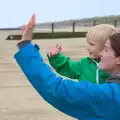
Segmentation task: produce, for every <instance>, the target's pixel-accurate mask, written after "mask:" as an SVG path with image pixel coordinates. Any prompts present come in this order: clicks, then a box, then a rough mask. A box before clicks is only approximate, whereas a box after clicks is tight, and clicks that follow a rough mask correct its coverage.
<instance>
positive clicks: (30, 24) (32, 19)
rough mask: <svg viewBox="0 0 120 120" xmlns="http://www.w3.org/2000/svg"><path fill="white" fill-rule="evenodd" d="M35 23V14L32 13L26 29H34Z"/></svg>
mask: <svg viewBox="0 0 120 120" xmlns="http://www.w3.org/2000/svg"><path fill="white" fill-rule="evenodd" d="M35 22H36V17H35V13H34V14H33V15H32V17H31V19H30V21H29V23H28V28H34V27H35Z"/></svg>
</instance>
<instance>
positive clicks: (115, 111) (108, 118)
mask: <svg viewBox="0 0 120 120" xmlns="http://www.w3.org/2000/svg"><path fill="white" fill-rule="evenodd" d="M15 59H16V61H17V63H18V65H19V66H20V67H21V69H22V71H23V72H24V74H25V75H26V77H27V78H28V80H29V81H30V83H31V84H32V86H33V87H34V88H35V89H36V91H37V92H38V93H39V94H40V95H41V96H42V97H43V99H44V100H45V101H47V102H48V103H49V104H51V105H52V106H54V107H55V108H56V109H58V110H60V111H62V112H63V113H65V114H67V115H69V116H72V117H74V118H77V119H80V120H120V85H119V84H117V83H114V82H113V83H105V84H100V85H97V84H92V83H90V82H88V81H82V82H76V81H72V80H70V79H64V80H63V78H62V77H58V76H57V75H56V74H55V73H54V72H53V71H52V70H51V69H50V67H49V66H48V65H47V64H46V63H44V61H43V58H42V56H41V55H40V53H39V51H38V50H37V49H36V48H35V47H34V46H33V45H32V43H29V44H27V45H25V46H24V47H23V48H22V49H21V50H20V51H18V52H17V53H16V54H15ZM119 80H120V78H119Z"/></svg>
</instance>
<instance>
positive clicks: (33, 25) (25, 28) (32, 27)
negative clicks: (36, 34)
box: [20, 13, 36, 32]
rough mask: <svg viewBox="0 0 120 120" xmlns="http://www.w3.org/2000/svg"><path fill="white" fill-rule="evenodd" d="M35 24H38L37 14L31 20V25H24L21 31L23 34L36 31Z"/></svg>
mask: <svg viewBox="0 0 120 120" xmlns="http://www.w3.org/2000/svg"><path fill="white" fill-rule="evenodd" d="M35 23H36V16H35V13H33V15H32V16H31V18H30V21H29V23H28V24H27V25H23V26H22V27H21V28H20V29H21V30H22V31H23V32H25V31H27V30H28V29H34V27H35Z"/></svg>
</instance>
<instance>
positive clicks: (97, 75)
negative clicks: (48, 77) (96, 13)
mask: <svg viewBox="0 0 120 120" xmlns="http://www.w3.org/2000/svg"><path fill="white" fill-rule="evenodd" d="M113 30H115V27H114V26H112V25H108V24H101V25H96V26H94V27H92V28H91V29H90V30H89V31H88V33H87V37H86V40H87V43H88V45H89V46H88V53H89V57H85V58H82V59H80V60H79V61H75V62H73V61H72V60H71V59H70V58H69V57H67V56H64V55H63V54H62V53H60V52H61V50H62V46H60V45H57V46H56V47H55V48H53V49H52V50H51V51H49V52H48V54H47V57H48V60H49V63H50V65H51V66H52V67H53V68H54V69H55V70H56V72H57V73H59V74H60V75H63V76H66V77H68V78H72V79H78V80H79V81H81V80H88V81H90V82H92V83H97V84H101V83H104V82H105V80H106V78H108V76H109V75H108V74H107V73H105V72H104V71H102V70H99V69H98V65H99V60H100V59H99V53H100V52H101V51H102V50H103V48H104V44H105V43H106V41H107V40H108V37H109V36H110V34H111V32H112V31H113Z"/></svg>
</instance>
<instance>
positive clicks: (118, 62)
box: [117, 57, 120, 65]
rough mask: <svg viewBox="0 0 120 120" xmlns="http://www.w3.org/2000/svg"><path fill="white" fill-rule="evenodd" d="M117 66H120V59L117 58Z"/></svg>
mask: <svg viewBox="0 0 120 120" xmlns="http://www.w3.org/2000/svg"><path fill="white" fill-rule="evenodd" d="M117 65H120V57H118V58H117Z"/></svg>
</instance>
